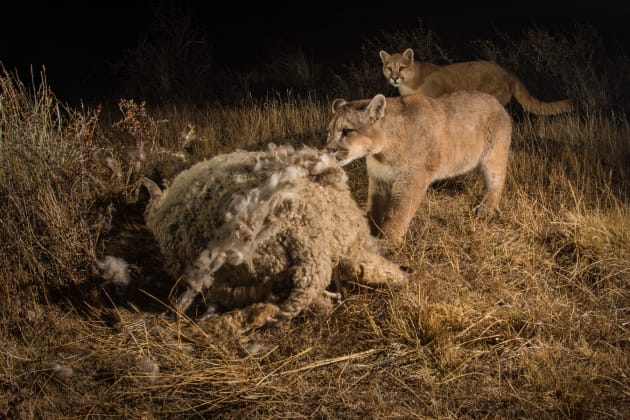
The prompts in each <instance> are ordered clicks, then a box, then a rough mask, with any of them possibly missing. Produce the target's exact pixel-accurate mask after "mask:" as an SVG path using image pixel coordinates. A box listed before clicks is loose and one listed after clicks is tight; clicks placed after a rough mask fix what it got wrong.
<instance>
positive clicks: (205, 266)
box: [177, 249, 225, 312]
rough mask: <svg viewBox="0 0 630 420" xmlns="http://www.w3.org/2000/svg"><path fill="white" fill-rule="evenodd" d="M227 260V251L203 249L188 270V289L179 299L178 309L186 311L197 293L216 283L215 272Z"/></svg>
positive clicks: (186, 276)
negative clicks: (217, 251) (218, 251)
mask: <svg viewBox="0 0 630 420" xmlns="http://www.w3.org/2000/svg"><path fill="white" fill-rule="evenodd" d="M224 262H225V253H222V252H220V253H215V252H212V253H211V252H210V251H209V250H208V249H205V250H203V251H202V252H201V253H200V254H199V256H198V257H197V259H196V260H195V262H194V263H193V264H192V265H191V266H190V267H189V268H188V270H186V275H185V278H186V283H188V289H186V291H185V292H184V293H183V294H182V295H181V296H180V297H179V299H177V310H178V311H180V312H185V311H186V310H187V309H188V308H189V307H190V305H191V304H192V303H193V301H194V300H195V298H196V297H197V295H198V294H199V293H201V292H203V291H204V290H206V289H208V288H209V287H210V286H211V285H212V283H214V272H215V271H217V270H218V269H219V268H220V267H221V266H222V265H223V263H224Z"/></svg>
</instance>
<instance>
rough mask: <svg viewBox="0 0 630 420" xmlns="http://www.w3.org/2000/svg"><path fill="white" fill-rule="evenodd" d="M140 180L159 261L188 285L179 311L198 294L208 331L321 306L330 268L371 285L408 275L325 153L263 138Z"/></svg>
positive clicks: (236, 328) (270, 321)
mask: <svg viewBox="0 0 630 420" xmlns="http://www.w3.org/2000/svg"><path fill="white" fill-rule="evenodd" d="M144 184H145V186H146V187H147V189H148V190H149V193H150V195H151V198H150V200H149V203H148V205H147V207H146V210H145V220H146V224H147V227H148V228H149V229H150V230H151V231H152V232H153V234H154V235H155V238H156V239H157V241H158V243H159V245H160V249H161V251H162V254H163V256H164V259H165V266H166V269H167V270H168V271H169V272H170V273H171V274H172V275H173V276H174V277H175V278H181V279H182V280H183V281H184V282H185V284H186V286H187V289H186V290H185V291H184V292H183V293H182V294H181V295H180V296H179V297H178V299H177V309H178V310H179V311H186V310H188V309H189V307H191V305H192V303H193V302H194V301H195V299H196V298H197V297H198V296H199V295H201V296H202V297H203V303H204V305H206V306H205V307H204V308H203V309H204V310H206V313H205V314H204V315H202V316H201V317H200V318H199V320H200V321H202V320H204V321H212V323H213V324H214V326H215V329H222V330H225V331H226V332H228V331H229V332H231V333H239V332H240V333H242V332H245V331H248V330H250V329H252V328H257V327H261V326H265V325H274V324H276V323H278V322H281V321H287V320H290V319H292V318H294V317H295V316H296V315H298V314H299V313H300V312H302V311H303V310H304V309H307V308H316V307H318V306H320V305H323V304H326V302H330V296H331V295H333V294H332V293H329V292H327V288H328V286H329V285H330V284H331V281H332V279H333V274H334V273H341V275H340V277H341V278H342V279H345V280H356V281H358V282H360V283H364V284H370V285H391V286H400V285H402V284H404V282H405V281H406V276H405V274H404V273H403V271H401V269H400V267H399V266H398V265H396V264H394V263H393V262H391V261H389V260H387V259H386V258H384V257H383V256H382V255H381V254H380V253H379V248H378V244H377V242H376V239H374V238H373V237H372V236H370V229H369V225H368V221H367V217H366V214H365V212H364V211H362V210H361V209H359V207H358V206H357V203H356V202H355V200H354V199H353V197H352V196H351V193H350V189H349V187H348V183H347V176H346V174H345V172H344V170H343V169H342V168H341V167H340V166H339V165H338V163H337V162H336V160H335V159H334V158H333V157H332V156H331V155H329V154H327V153H324V152H320V151H318V150H316V149H313V148H309V147H306V146H305V147H303V148H301V149H300V150H295V149H294V148H293V147H291V146H281V147H279V146H275V145H270V147H269V149H268V150H266V151H259V152H247V151H236V152H233V153H228V154H222V155H218V156H215V157H213V158H211V159H209V160H205V161H202V162H199V163H197V164H195V165H194V166H192V167H190V168H189V169H187V170H185V171H183V172H181V173H180V174H179V175H177V177H175V178H174V179H173V181H172V182H171V183H170V185H169V186H168V188H166V189H165V190H164V191H161V190H160V188H159V187H158V186H157V184H155V183H154V182H153V181H151V180H149V179H145V180H144ZM204 325H208V323H207V322H206V324H204ZM204 329H206V328H204ZM208 329H212V328H208Z"/></svg>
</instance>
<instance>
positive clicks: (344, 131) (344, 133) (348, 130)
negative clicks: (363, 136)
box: [341, 128, 354, 137]
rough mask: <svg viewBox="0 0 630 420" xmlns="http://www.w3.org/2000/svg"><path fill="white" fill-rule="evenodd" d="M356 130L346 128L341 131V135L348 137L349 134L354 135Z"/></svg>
mask: <svg viewBox="0 0 630 420" xmlns="http://www.w3.org/2000/svg"><path fill="white" fill-rule="evenodd" d="M353 131H354V130H353V129H351V128H344V129H343V130H341V134H342V135H343V136H344V137H346V136H347V135H348V134H350V133H352V132H353Z"/></svg>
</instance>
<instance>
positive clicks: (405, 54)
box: [402, 48, 413, 63]
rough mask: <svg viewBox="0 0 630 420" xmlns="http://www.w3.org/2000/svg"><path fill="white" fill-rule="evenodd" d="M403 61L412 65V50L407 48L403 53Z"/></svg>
mask: <svg viewBox="0 0 630 420" xmlns="http://www.w3.org/2000/svg"><path fill="white" fill-rule="evenodd" d="M402 56H403V60H405V61H406V62H408V63H413V50H412V49H411V48H407V49H406V50H405V51H404V52H403V53H402Z"/></svg>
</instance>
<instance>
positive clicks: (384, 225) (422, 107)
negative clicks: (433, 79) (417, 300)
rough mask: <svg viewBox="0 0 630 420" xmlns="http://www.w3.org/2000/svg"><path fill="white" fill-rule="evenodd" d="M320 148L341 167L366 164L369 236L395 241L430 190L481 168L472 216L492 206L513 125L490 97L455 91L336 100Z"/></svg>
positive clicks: (500, 183) (503, 171)
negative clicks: (356, 162) (481, 182)
mask: <svg viewBox="0 0 630 420" xmlns="http://www.w3.org/2000/svg"><path fill="white" fill-rule="evenodd" d="M332 110H333V117H332V119H331V121H330V123H329V125H328V139H327V144H326V148H327V149H328V150H329V151H331V152H334V153H335V156H336V158H337V159H338V160H339V161H340V164H341V165H342V166H343V165H347V164H348V163H350V162H352V161H353V160H355V159H361V158H363V157H365V158H366V163H367V172H368V177H369V183H368V202H367V211H368V216H369V219H370V223H371V227H372V232H373V233H374V234H375V235H377V236H378V235H379V234H381V235H382V236H384V237H385V238H386V239H388V240H390V241H392V242H393V243H398V242H400V241H401V240H402V237H403V235H404V234H405V232H406V231H407V228H408V226H409V223H410V221H411V219H412V217H413V216H414V214H415V212H416V210H417V209H418V206H419V205H420V202H421V201H422V199H423V197H424V195H425V192H426V191H427V188H428V187H429V185H430V184H431V183H432V182H433V181H436V180H439V179H445V178H450V177H453V176H456V175H460V174H463V173H465V172H468V171H470V170H472V169H474V168H475V167H480V168H481V172H482V173H483V176H484V180H485V187H486V194H485V196H484V197H483V199H482V200H481V203H480V204H479V206H477V208H476V211H477V214H478V215H480V216H483V215H491V214H492V213H494V211H495V210H496V209H497V207H498V203H499V199H500V197H501V193H502V191H503V185H504V182H505V175H506V169H507V161H508V152H509V148H510V142H511V138H512V120H511V118H510V116H509V114H508V113H507V111H506V110H505V108H504V107H503V106H502V105H501V104H500V103H499V102H498V101H497V99H496V98H495V97H494V96H491V95H488V94H486V93H482V92H473V91H460V92H455V93H452V94H449V95H445V96H441V97H439V98H430V97H428V96H424V95H408V96H399V97H394V98H386V97H385V96H384V95H382V94H378V95H376V96H374V97H373V98H372V99H371V100H370V99H364V100H358V101H353V102H346V101H345V100H343V99H335V100H334V101H333V103H332Z"/></svg>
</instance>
